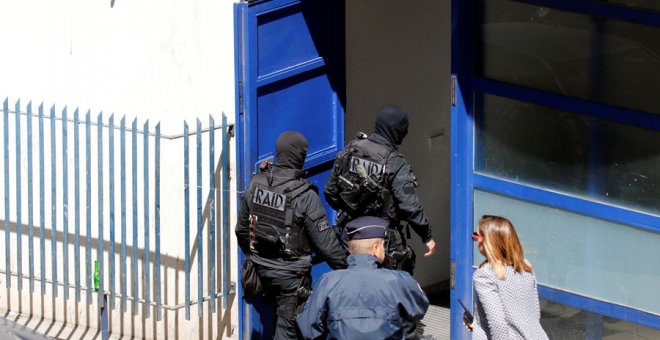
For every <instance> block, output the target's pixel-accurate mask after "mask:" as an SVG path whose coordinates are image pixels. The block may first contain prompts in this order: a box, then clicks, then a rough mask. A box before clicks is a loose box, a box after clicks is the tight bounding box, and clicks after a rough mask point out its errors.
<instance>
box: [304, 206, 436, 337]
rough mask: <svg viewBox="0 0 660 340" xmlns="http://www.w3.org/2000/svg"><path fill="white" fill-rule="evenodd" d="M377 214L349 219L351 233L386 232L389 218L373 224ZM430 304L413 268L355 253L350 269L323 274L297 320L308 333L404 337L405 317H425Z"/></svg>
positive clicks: (369, 235) (408, 319)
mask: <svg viewBox="0 0 660 340" xmlns="http://www.w3.org/2000/svg"><path fill="white" fill-rule="evenodd" d="M365 219H366V220H365ZM374 219H376V218H374V217H361V218H358V219H355V220H353V221H351V223H349V225H347V229H348V233H349V237H351V234H353V235H352V236H353V237H352V238H351V239H360V238H362V239H364V238H374V237H372V236H374V235H379V236H378V237H380V238H384V236H385V232H386V230H387V221H385V220H383V219H377V220H380V221H382V222H383V224H381V225H374V223H373V221H374ZM383 226H384V228H383ZM378 228H380V229H378ZM428 306H429V301H428V299H427V297H426V294H424V292H423V291H422V289H421V288H420V287H419V284H417V282H416V281H415V279H413V278H412V276H410V274H408V273H407V272H403V271H398V270H390V269H384V268H381V264H380V262H379V260H378V258H376V257H375V256H372V255H367V254H353V255H350V256H349V257H348V269H343V270H335V271H333V272H329V273H326V274H325V275H323V277H322V278H321V280H320V282H319V283H318V286H317V287H316V289H314V292H313V294H312V296H311V297H310V298H309V300H308V301H307V304H306V305H305V308H304V310H303V312H302V313H301V314H300V315H299V316H298V319H297V323H298V327H299V329H300V332H301V334H302V336H303V337H304V338H305V339H315V338H318V337H321V338H327V339H401V338H403V337H404V330H403V325H404V322H410V323H416V322H417V321H419V320H421V319H422V318H423V317H424V314H425V313H426V310H427V308H428Z"/></svg>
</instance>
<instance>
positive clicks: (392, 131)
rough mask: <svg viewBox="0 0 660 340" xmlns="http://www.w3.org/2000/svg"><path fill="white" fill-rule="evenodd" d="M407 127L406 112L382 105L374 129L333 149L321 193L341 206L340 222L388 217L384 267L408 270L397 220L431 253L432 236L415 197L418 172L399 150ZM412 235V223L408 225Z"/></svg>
mask: <svg viewBox="0 0 660 340" xmlns="http://www.w3.org/2000/svg"><path fill="white" fill-rule="evenodd" d="M407 133H408V114H407V113H406V112H404V111H403V110H402V109H401V108H399V107H398V106H396V105H385V106H383V107H382V108H381V109H380V110H379V111H378V114H377V116H376V124H375V132H374V133H372V134H371V135H370V136H368V137H367V136H366V135H365V134H363V133H358V138H357V139H355V140H353V141H351V142H350V143H348V145H347V146H346V147H345V148H344V150H342V151H341V152H339V153H338V154H337V158H336V160H335V166H334V169H333V171H332V173H331V174H330V176H329V177H328V181H327V183H326V184H325V190H324V194H325V198H326V201H327V202H328V203H329V204H330V206H332V208H333V209H335V210H337V211H338V212H339V214H338V216H337V221H338V223H339V226H340V227H341V226H342V225H343V224H345V223H346V222H347V221H348V220H350V219H352V218H356V217H359V216H365V215H372V216H378V217H382V218H385V219H387V220H388V221H389V228H390V229H391V232H390V233H388V237H387V239H386V240H385V244H386V247H387V253H386V259H385V262H384V263H383V266H384V267H385V268H390V269H401V270H405V271H407V272H409V273H410V274H411V275H412V272H413V268H414V266H415V253H414V252H413V250H412V248H410V247H409V246H408V245H407V242H406V239H405V238H404V237H403V227H402V225H401V224H400V221H407V222H408V225H409V226H410V227H412V228H413V230H414V231H415V232H416V233H417V234H418V235H419V236H420V237H421V239H422V242H424V244H425V245H426V247H427V248H428V252H426V253H425V254H424V256H431V255H433V253H435V241H434V240H433V237H432V235H431V227H430V226H429V221H428V219H427V217H426V213H425V212H424V208H423V207H422V204H421V203H420V201H419V198H418V197H417V193H416V191H415V187H416V186H417V182H416V178H415V176H414V175H413V173H412V168H411V167H410V164H408V161H406V159H405V158H404V156H403V154H401V153H400V152H399V150H398V147H399V145H400V144H401V142H402V141H403V138H404V137H405V136H406V134H407ZM406 231H407V232H406V234H407V235H406V236H407V238H410V229H408V228H406Z"/></svg>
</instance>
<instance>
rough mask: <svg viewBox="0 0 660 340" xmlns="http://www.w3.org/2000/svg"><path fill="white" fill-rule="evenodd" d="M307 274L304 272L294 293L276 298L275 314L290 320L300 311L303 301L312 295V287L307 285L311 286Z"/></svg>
mask: <svg viewBox="0 0 660 340" xmlns="http://www.w3.org/2000/svg"><path fill="white" fill-rule="evenodd" d="M309 281H310V279H309V275H307V274H304V276H303V278H302V279H301V280H300V285H299V286H298V289H297V290H296V294H295V295H290V296H284V297H280V298H278V299H277V311H276V313H277V316H279V317H281V318H284V319H287V320H292V319H295V318H296V316H298V314H299V313H300V312H301V311H302V309H303V307H304V305H305V302H306V301H307V299H308V298H309V296H310V295H312V289H311V288H309V287H308V286H311V285H310V283H311V282H309Z"/></svg>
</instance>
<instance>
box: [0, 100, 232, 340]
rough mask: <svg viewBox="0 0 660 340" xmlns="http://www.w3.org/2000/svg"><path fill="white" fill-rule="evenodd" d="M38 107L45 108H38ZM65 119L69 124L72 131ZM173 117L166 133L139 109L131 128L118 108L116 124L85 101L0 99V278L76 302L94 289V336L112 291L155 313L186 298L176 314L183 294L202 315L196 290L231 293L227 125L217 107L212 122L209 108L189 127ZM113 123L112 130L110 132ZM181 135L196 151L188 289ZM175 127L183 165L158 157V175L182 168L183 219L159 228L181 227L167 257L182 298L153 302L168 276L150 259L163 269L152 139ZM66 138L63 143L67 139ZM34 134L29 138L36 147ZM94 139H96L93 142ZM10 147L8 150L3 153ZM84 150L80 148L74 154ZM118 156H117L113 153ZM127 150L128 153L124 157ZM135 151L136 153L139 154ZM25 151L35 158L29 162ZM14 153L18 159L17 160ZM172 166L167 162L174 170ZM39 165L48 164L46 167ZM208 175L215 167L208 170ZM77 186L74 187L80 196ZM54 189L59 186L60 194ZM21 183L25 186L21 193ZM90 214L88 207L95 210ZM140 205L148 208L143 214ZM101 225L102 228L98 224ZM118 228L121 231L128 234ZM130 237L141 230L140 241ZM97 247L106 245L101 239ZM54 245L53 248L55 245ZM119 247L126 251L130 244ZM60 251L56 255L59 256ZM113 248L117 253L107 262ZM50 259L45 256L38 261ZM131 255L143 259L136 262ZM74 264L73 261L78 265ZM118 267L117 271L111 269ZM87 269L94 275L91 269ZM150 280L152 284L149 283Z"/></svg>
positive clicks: (156, 152)
mask: <svg viewBox="0 0 660 340" xmlns="http://www.w3.org/2000/svg"><path fill="white" fill-rule="evenodd" d="M48 111H49V114H47V112H48ZM10 117H11V118H12V119H13V120H14V124H10ZM35 123H36V124H37V127H36V129H35V128H34V127H33V125H34V124H35ZM23 124H26V126H25V125H23ZM71 129H73V137H72V138H71V136H70V133H71V132H70V130H71ZM81 129H82V131H81ZM183 129H184V132H183V134H180V135H172V136H165V135H162V134H161V128H160V123H157V124H156V125H155V128H150V124H149V121H146V122H144V124H143V126H142V129H139V128H138V121H137V119H135V120H133V122H132V123H131V125H130V126H127V123H126V119H125V117H122V118H121V120H120V121H119V124H118V125H117V124H116V122H115V118H114V115H110V116H109V118H107V119H104V115H103V113H99V114H98V115H97V117H96V119H93V118H92V116H91V112H90V111H87V112H86V113H85V114H84V117H83V116H81V114H80V113H79V110H78V109H76V110H74V112H73V117H72V118H71V117H70V115H69V112H68V108H67V107H63V108H62V109H61V114H60V115H59V116H58V114H57V113H56V109H55V106H54V105H53V106H52V107H51V108H50V110H46V109H44V105H43V104H41V105H39V107H38V108H37V109H36V112H33V106H32V103H31V102H30V103H28V104H27V105H26V106H25V107H22V106H21V102H20V100H19V101H16V103H15V105H14V109H13V110H10V108H9V99H5V101H4V103H3V130H2V131H3V137H4V138H3V142H4V143H3V160H4V162H3V164H4V181H3V190H2V191H3V192H4V208H5V211H4V212H5V214H4V221H3V223H2V226H3V228H4V236H5V242H4V245H5V261H4V262H5V263H4V265H5V267H4V270H3V274H4V279H5V285H6V287H7V288H14V287H13V286H12V282H15V284H16V286H15V288H16V289H17V290H18V291H19V293H20V292H22V291H23V290H24V289H25V287H23V281H24V280H27V282H28V283H29V293H30V294H32V293H34V292H35V282H36V283H37V285H38V286H40V293H41V295H45V294H47V292H48V290H47V285H50V289H51V295H52V296H53V297H58V296H59V295H60V294H63V299H64V300H67V301H73V302H81V300H82V298H83V296H85V297H86V299H85V300H86V303H87V304H88V305H91V304H93V301H94V298H93V292H95V291H96V292H97V299H96V300H97V306H98V308H100V311H101V312H100V314H101V325H100V328H101V329H102V331H103V333H102V334H103V337H104V338H106V337H107V335H108V333H109V329H108V323H107V321H108V310H109V309H110V310H115V308H116V304H115V301H116V300H118V301H120V304H119V307H120V312H121V313H126V312H127V310H128V306H129V304H130V305H131V306H132V308H131V311H132V315H138V307H139V305H142V306H143V307H142V313H143V317H145V318H150V317H151V310H152V309H153V310H154V311H155V313H156V319H157V320H158V321H161V320H162V317H163V310H171V311H175V310H178V309H182V308H185V318H186V320H190V307H191V305H193V304H197V305H198V315H199V316H200V317H201V316H202V313H203V308H202V307H203V304H204V303H205V302H208V303H209V306H210V310H211V312H212V313H215V312H216V298H218V297H220V298H221V300H222V309H223V310H224V309H227V308H228V306H227V301H228V296H229V294H233V293H234V283H233V282H231V280H230V273H229V267H230V264H229V257H230V253H229V252H230V250H229V237H230V236H229V235H230V234H229V233H230V232H231V228H230V226H229V206H230V200H232V199H233V196H232V195H230V194H229V180H230V179H229V161H228V160H229V158H230V154H229V141H230V138H231V137H232V136H233V125H229V124H227V119H226V117H225V116H224V115H223V116H222V122H221V125H219V126H218V125H216V124H215V121H214V119H213V117H209V125H208V127H207V128H204V129H203V128H202V123H201V121H200V120H197V122H196V129H195V131H193V132H192V133H190V132H189V130H188V124H187V123H186V122H184V126H183ZM216 129H219V130H220V132H221V133H220V136H219V141H218V142H219V144H220V148H221V154H220V157H219V159H217V158H216V154H215V145H216V139H215V138H216V137H215V135H216ZM35 130H36V131H35ZM93 130H96V131H95V132H96V133H95V134H93V133H92V132H93ZM117 132H118V133H117ZM12 134H13V135H14V136H13V137H14V138H12V139H14V140H13V143H12V142H10V138H9V137H10V135H12ZM106 134H107V138H106V137H105V136H106ZM117 134H118V138H119V141H116V140H115V138H116V137H117V136H116V135H117ZM202 134H207V135H208V146H203V145H202ZM191 135H196V143H195V146H194V148H195V152H196V156H197V158H196V162H194V164H195V167H196V177H195V178H196V182H197V185H196V192H197V206H196V214H197V215H196V216H197V228H196V231H197V234H196V235H197V236H196V242H195V243H196V244H195V247H196V261H197V265H198V269H197V287H198V290H197V297H196V298H195V299H194V300H192V299H191V294H190V281H191V279H190V273H191V265H190V264H191V255H192V256H193V257H194V256H195V254H191V247H190V215H191V213H190V210H191V209H190V208H189V204H188V203H189V194H190V183H189V180H190V176H189V166H190V162H189V152H190V150H189V139H190V136H191ZM47 137H49V141H50V145H47ZM58 137H59V138H58ZM140 139H141V141H140ZM176 139H182V140H183V144H184V150H183V151H184V152H183V158H184V164H183V167H182V168H178V169H167V171H168V176H167V177H168V178H175V179H177V182H178V183H180V180H181V179H183V180H184V186H183V187H182V189H183V190H182V192H181V193H182V194H183V196H184V197H185V204H186V205H185V206H184V207H181V208H182V212H181V216H182V217H183V218H184V220H183V221H182V222H184V228H183V231H181V228H176V230H177V231H173V230H166V232H168V233H169V232H182V233H183V234H184V235H182V236H183V237H182V239H184V240H185V242H184V244H182V246H183V247H185V248H184V249H183V251H182V252H183V253H184V255H183V256H185V263H184V265H183V266H182V267H183V268H177V269H183V271H184V272H185V298H184V299H185V300H184V302H183V303H181V304H176V305H164V304H163V292H162V290H161V287H163V285H164V284H167V282H165V281H163V280H162V278H161V268H162V267H161V265H163V267H165V268H166V269H167V265H166V264H165V263H164V262H162V261H161V257H163V255H162V254H161V238H160V236H161V219H160V217H161V211H160V207H161V196H160V192H161V174H162V172H161V140H176ZM25 142H26V143H25ZM70 142H72V143H73V145H70V144H69V143H70ZM117 143H118V144H119V152H118V155H117V154H116V152H115V146H116V144H117ZM128 143H130V145H128ZM151 143H153V144H151ZM34 144H37V147H36V148H35V146H34ZM94 144H96V147H95V148H94V147H93V145H94ZM48 149H49V150H48ZM71 149H73V150H71ZM138 149H140V151H141V154H140V153H139V152H138ZM10 150H11V151H12V154H13V156H14V157H10ZM69 152H73V154H74V156H73V164H69ZM83 152H84V155H81V153H83ZM105 152H107V154H106V153H105ZM204 152H206V153H207V156H206V157H208V158H207V159H206V160H203V159H202V155H203V153H204ZM127 153H129V155H127ZM35 154H36V157H35ZM83 156H84V162H83ZM117 156H118V158H119V160H117V159H116V157H117ZM127 157H130V158H128V160H127ZM35 158H36V159H35ZM58 158H61V159H58ZM140 159H141V162H138V160H140ZM35 161H36V162H38V163H37V165H36V166H35V163H34V162H35ZM93 161H96V163H97V165H96V167H95V168H93V167H92V164H93V163H92V162H93ZM12 163H14V164H12ZM25 163H27V167H26V168H25V167H24V165H25ZM203 164H208V165H209V168H208V169H203ZM117 165H118V166H119V176H117V173H116V171H115V167H116V166H117ZM37 166H38V169H37V168H36V167H37ZM71 167H73V169H71ZM12 170H13V171H15V173H14V176H13V177H12V176H10V175H11V172H12ZM81 171H84V175H81ZM106 171H107V172H106ZM179 171H180V172H181V173H182V174H181V175H179V174H178V172H179ZM35 172H36V174H35ZM94 172H96V174H94ZM128 172H130V178H131V183H127V178H128V177H129V176H127V175H128ZM140 172H141V173H140ZM172 172H175V173H176V174H174V175H173V174H172ZM71 173H73V177H74V178H73V179H72V182H73V186H72V188H71V189H73V191H74V193H73V198H74V199H73V209H70V208H69V205H70V203H71V202H70V201H69V199H70V195H69V189H70V182H69V175H70V174H71ZM47 174H50V176H49V177H47V176H46V175H47ZM23 176H26V178H25V177H23ZM93 177H96V178H95V179H96V180H97V184H96V186H95V187H94V186H93V185H92V183H93V181H92V179H93ZM116 177H118V178H116ZM203 178H207V179H208V182H207V183H208V186H207V187H204V188H203V187H202V179H203ZM216 179H219V182H217V180H216ZM116 180H118V181H119V183H118V184H119V190H120V193H119V194H120V197H119V198H118V199H117V198H116V197H115V191H116V189H117V188H116V187H117V185H116V183H115V182H116ZM36 181H38V183H39V192H38V193H36V194H35V192H34V182H36ZM205 181H206V180H205ZM150 183H153V185H154V186H153V187H150ZM48 188H49V189H50V195H49V197H47V195H46V191H47V189H48ZM83 188H84V192H83V194H84V196H81V190H82V189H83ZM194 188H195V186H193V190H194ZM58 189H61V190H62V191H61V194H60V193H59V192H58ZM218 189H219V190H218ZM12 191H14V195H10V193H11V192H12ZM23 195H26V196H27V199H25V196H23ZM127 195H130V196H131V198H132V199H131V200H129V199H128V197H127ZM47 198H48V199H47ZM150 198H153V201H150ZM203 198H207V200H205V201H204V202H206V203H205V204H203V201H202V199H203ZM216 198H219V199H216ZM106 199H107V201H106ZM22 202H27V204H28V206H27V210H26V209H25V207H24V206H22V205H21V203H22ZM129 202H130V203H131V204H132V206H131V207H130V209H131V210H128V209H129V208H128V207H127V203H129ZM36 204H38V209H39V211H38V214H36V217H38V218H39V220H38V221H37V222H35V220H34V218H35V212H34V208H35V205H36ZM81 204H83V209H84V216H82V214H81ZM139 207H140V208H142V210H140V209H139ZM47 208H49V209H50V210H51V213H50V220H47V217H48V215H47ZM94 208H95V209H94ZM104 208H107V209H108V211H105V210H104ZM207 209H208V218H203V216H202V215H203V213H204V211H205V210H207ZM93 210H96V211H93ZM12 212H13V213H14V214H13V215H12ZM218 212H219V214H218ZM70 213H73V216H71V217H72V218H70ZM26 214H27V217H28V221H27V225H24V223H25V221H23V220H22V219H21V218H22V217H23V216H25V215H26ZM127 214H132V218H128V219H127ZM93 215H96V217H97V219H96V221H95V220H94V218H93ZM129 216H131V215H129ZM193 216H194V212H193ZM150 217H153V220H151V219H150ZM216 218H218V219H219V220H220V221H221V225H219V226H216ZM127 220H130V222H131V223H132V226H131V225H128V223H127V222H128V221H127ZM71 222H73V223H71ZM12 223H15V224H14V225H15V227H12ZM59 223H61V224H59ZM106 223H109V224H106ZM94 224H96V226H94ZM81 225H82V226H81ZM173 225H178V223H168V226H173ZM81 227H82V228H83V230H82V231H81ZM93 228H95V229H96V230H93ZM105 228H107V231H109V233H106V229H105ZM116 228H119V232H120V235H119V239H117V235H116ZM12 229H13V230H12ZM25 229H27V234H28V237H27V246H28V251H27V253H28V255H29V256H28V259H27V263H25V262H24V261H23V254H24V250H23V245H24V242H25V240H24V235H23V233H24V230H25ZM35 229H36V233H35ZM71 229H73V230H71ZM168 229H169V228H168ZM131 231H132V233H131ZM205 232H208V235H209V236H208V241H207V242H206V244H205V243H204V238H203V235H204V233H205ZM12 233H15V235H16V236H15V238H14V239H12V235H11V234H12ZM129 233H130V234H129ZM216 235H218V237H220V238H221V243H220V246H219V247H220V249H218V250H217V251H218V252H219V255H220V256H219V257H220V259H219V261H218V262H219V263H218V264H217V265H216V261H217V260H218V257H217V256H216V248H217V241H216ZM140 236H141V237H140ZM129 237H132V240H131V241H130V242H129V239H128V238H129ZM60 238H61V239H62V241H61V242H62V246H61V247H62V248H59V245H58V242H59V239H60ZM140 238H141V240H140ZM35 240H36V241H37V242H38V243H37V244H35ZM47 240H50V243H51V244H50V247H49V248H50V249H48V247H47V246H46V243H47V242H46V241H47ZM71 240H72V241H73V242H71ZM140 241H142V242H141V244H140ZM81 242H82V243H81ZM104 247H108V248H105V249H104ZM71 248H73V249H71ZM119 248H120V250H119ZM59 249H61V253H60V252H59ZM71 250H73V253H74V255H73V259H74V262H73V263H70V255H69V254H70V253H69V252H70V251H71ZM81 250H84V257H83V256H81ZM93 251H95V252H96V256H94V255H93V254H92V253H93ZM129 251H130V252H132V254H129ZM37 252H38V254H39V257H40V258H39V261H38V262H37V261H36V260H35V258H34V257H35V256H34V255H35V253H37ZM117 253H118V254H117ZM60 254H61V261H58V257H60ZM204 254H207V255H206V256H208V259H209V260H208V268H207V270H206V271H205V270H204V268H203V260H204ZM117 255H118V258H119V263H118V264H117V263H115V260H116V259H115V258H116V257H117ZM152 255H153V258H152V257H151V256H152ZM164 256H165V257H168V258H169V260H170V261H167V262H176V261H172V260H176V258H173V257H171V256H169V255H164ZM95 259H96V261H98V266H97V265H96V263H94V262H95V261H94V260H95ZM129 260H130V261H132V266H131V270H132V275H131V276H132V280H130V279H129V278H128V275H129V274H131V272H129V268H128V265H129V263H128V262H127V261H129ZM37 263H38V265H37ZM49 263H50V268H47V265H48V264H49ZM35 265H36V268H35ZM139 265H141V266H142V268H143V270H142V271H141V272H140V271H139ZM70 266H73V267H74V268H72V269H73V270H71V269H70ZM216 267H218V269H220V270H221V276H220V280H221V282H219V284H216V277H217V274H216ZM24 268H28V273H27V276H26V273H24V272H23V270H24ZM81 268H83V269H84V274H83V273H82V271H81ZM71 274H73V275H72V276H73V277H71ZM117 277H118V278H119V280H118V281H119V282H116V280H115V278H117ZM97 278H98V280H96V279H97ZM141 280H143V281H142V283H140V281H141ZM96 282H98V283H96ZM152 285H153V287H154V291H153V292H151V289H150V287H151V286H152ZM71 292H73V296H70V293H71ZM9 308H10V309H11V308H13V306H9Z"/></svg>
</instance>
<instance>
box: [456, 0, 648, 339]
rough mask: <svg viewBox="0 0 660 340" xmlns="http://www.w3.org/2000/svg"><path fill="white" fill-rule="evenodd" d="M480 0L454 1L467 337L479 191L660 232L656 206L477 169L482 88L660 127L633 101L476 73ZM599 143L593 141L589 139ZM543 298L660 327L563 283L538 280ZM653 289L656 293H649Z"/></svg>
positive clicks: (608, 13) (637, 18)
mask: <svg viewBox="0 0 660 340" xmlns="http://www.w3.org/2000/svg"><path fill="white" fill-rule="evenodd" d="M479 2H480V1H478V0H470V1H465V0H453V1H452V60H453V61H452V78H453V79H454V81H455V84H454V86H453V90H454V94H453V96H452V108H451V121H452V123H451V128H452V131H451V144H452V159H451V162H452V165H451V170H452V179H451V182H452V187H451V197H452V200H451V202H452V203H451V204H452V207H451V225H452V228H451V245H452V249H451V253H450V254H451V255H450V257H451V261H452V272H453V273H454V275H452V282H451V285H452V291H451V304H452V315H451V322H452V327H451V331H452V339H467V338H469V334H468V333H467V332H466V331H465V328H464V327H463V326H462V309H461V308H460V307H459V304H458V302H457V300H458V299H461V300H462V301H463V302H464V303H465V304H466V305H468V304H469V303H471V302H472V273H473V271H474V268H473V267H472V263H473V248H472V247H473V246H472V241H471V238H470V233H471V232H472V228H473V220H474V216H473V215H474V212H473V210H474V206H473V204H474V190H483V191H489V192H493V193H496V194H499V195H503V196H508V197H512V198H516V199H521V200H525V201H528V202H532V203H537V204H541V205H545V206H550V207H556V208H560V209H563V210H567V211H570V212H575V213H579V214H583V215H587V216H593V217H596V218H599V219H603V220H608V221H613V222H618V223H622V224H627V225H630V226H634V227H637V228H641V229H645V230H650V231H652V232H660V216H658V215H657V214H655V213H653V212H649V211H643V210H641V211H640V210H638V209H631V208H626V207H622V206H617V205H614V204H612V203H609V202H606V203H604V202H603V201H602V200H601V201H597V200H593V199H587V198H584V197H581V196H575V195H572V194H569V193H562V192H557V191H556V190H553V188H544V187H537V186H532V185H527V184H521V183H518V182H513V181H508V180H504V179H501V178H497V177H493V176H490V175H488V174H483V173H478V172H475V160H474V158H475V155H476V156H478V154H477V153H478V152H480V150H477V148H476V142H475V138H476V136H475V124H476V123H475V120H476V119H477V113H476V111H477V109H478V108H477V106H476V105H475V101H476V98H478V96H480V95H482V94H486V95H495V96H499V97H504V98H510V99H514V100H518V101H522V102H527V103H530V104H534V105H540V106H545V107H549V108H553V109H558V110H563V111H568V112H573V113H577V114H580V115H584V116H588V117H595V118H599V119H604V120H608V121H613V122H618V123H622V124H626V125H630V126H637V127H642V128H645V129H650V130H655V131H659V130H660V115H658V114H657V113H651V112H644V111H641V110H635V109H631V108H625V107H618V106H613V105H611V103H610V104H606V103H604V102H601V101H598V100H593V99H592V98H591V99H592V100H587V99H581V98H579V97H575V96H568V95H563V94H558V93H556V92H551V91H543V90H540V89H534V88H530V87H525V86H520V85H514V84H511V83H506V82H503V81H498V80H492V79H486V78H482V77H479V76H477V74H481V73H480V71H481V70H480V69H479V67H478V66H477V65H476V64H477V63H476V61H478V59H479V58H480V56H481V55H480V53H483V51H482V49H481V48H479V46H478V43H477V37H478V35H479V32H478V28H479V27H478V26H479V24H480V23H479V22H478V21H479V20H480V18H479V15H478V14H476V15H475V13H478V10H477V9H478V8H477V6H478V4H479ZM515 2H516V3H523V4H531V5H536V6H539V7H546V8H551V9H558V10H562V11H567V12H573V13H579V14H583V15H587V16H592V17H598V18H602V19H605V20H616V21H621V22H626V23H632V24H639V25H646V26H649V27H655V28H658V27H660V13H658V12H653V11H646V10H640V9H636V8H633V7H627V6H621V5H618V4H613V3H607V2H597V1H589V0H521V1H515ZM591 142H594V141H591ZM539 293H540V297H541V299H545V300H549V301H553V302H557V303H561V304H565V305H569V306H572V307H577V308H580V309H583V310H587V311H590V312H593V313H597V314H600V315H605V316H610V317H613V318H617V319H622V320H626V321H631V322H634V323H638V324H641V325H644V326H648V327H652V328H658V329H660V316H658V315H656V314H651V313H647V312H644V311H640V310H637V309H634V308H629V307H623V306H620V305H616V304H612V303H608V302H605V301H600V300H597V299H592V298H587V297H584V296H580V295H577V294H573V293H570V292H566V291H562V290H560V289H555V288H550V287H545V286H540V287H539ZM649 293H653V292H649Z"/></svg>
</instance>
